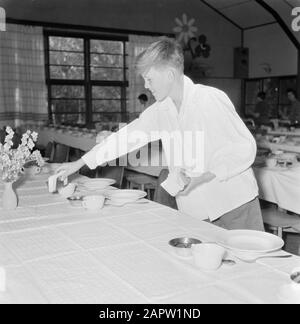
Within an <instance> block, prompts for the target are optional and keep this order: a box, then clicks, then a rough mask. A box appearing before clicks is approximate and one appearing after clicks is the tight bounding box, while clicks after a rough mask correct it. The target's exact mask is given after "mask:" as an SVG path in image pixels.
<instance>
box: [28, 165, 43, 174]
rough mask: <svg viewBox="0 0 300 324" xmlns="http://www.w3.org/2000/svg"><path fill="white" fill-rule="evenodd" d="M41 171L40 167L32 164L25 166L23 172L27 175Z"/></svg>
mask: <svg viewBox="0 0 300 324" xmlns="http://www.w3.org/2000/svg"><path fill="white" fill-rule="evenodd" d="M40 173H41V168H40V167H39V166H37V165H32V166H30V167H28V168H25V174H26V175H28V176H35V175H38V174H40Z"/></svg>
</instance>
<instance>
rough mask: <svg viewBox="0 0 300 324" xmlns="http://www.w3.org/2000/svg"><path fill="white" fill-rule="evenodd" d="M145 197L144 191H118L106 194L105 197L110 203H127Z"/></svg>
mask: <svg viewBox="0 0 300 324" xmlns="http://www.w3.org/2000/svg"><path fill="white" fill-rule="evenodd" d="M146 195H147V193H146V192H145V191H142V190H134V189H120V190H113V191H109V192H107V195H106V197H107V198H108V199H110V200H111V201H112V202H116V203H118V202H129V201H135V200H138V199H140V198H143V197H145V196H146Z"/></svg>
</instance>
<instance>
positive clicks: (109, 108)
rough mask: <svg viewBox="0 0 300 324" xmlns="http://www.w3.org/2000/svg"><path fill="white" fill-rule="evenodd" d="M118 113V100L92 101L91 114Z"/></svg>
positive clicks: (119, 107)
mask: <svg viewBox="0 0 300 324" xmlns="http://www.w3.org/2000/svg"><path fill="white" fill-rule="evenodd" d="M104 111H105V112H119V111H121V101H120V100H93V112H104Z"/></svg>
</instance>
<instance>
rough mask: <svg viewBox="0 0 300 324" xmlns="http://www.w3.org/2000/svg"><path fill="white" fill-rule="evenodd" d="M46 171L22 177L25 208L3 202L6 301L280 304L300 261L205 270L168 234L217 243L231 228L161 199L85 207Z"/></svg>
mask: <svg viewBox="0 0 300 324" xmlns="http://www.w3.org/2000/svg"><path fill="white" fill-rule="evenodd" d="M45 179H46V175H44V176H38V177H36V178H33V179H32V180H29V179H27V180H25V181H23V183H22V184H18V186H17V187H16V190H17V192H18V196H19V199H20V200H19V207H18V208H17V209H16V210H14V211H4V210H3V209H0V266H2V267H4V268H5V270H6V274H7V288H6V291H5V292H0V303H95V304H100V303H161V304H163V303H278V302H279V299H278V292H279V291H280V289H281V287H282V286H283V285H285V284H289V283H290V279H289V274H290V273H291V270H292V269H293V268H295V267H296V266H300V258H299V257H297V256H293V257H291V258H287V259H261V260H260V261H257V262H256V263H251V264H249V263H244V262H241V261H238V260H237V264H236V265H234V266H228V265H222V266H221V268H220V269H219V270H217V271H213V272H205V271H201V270H200V269H198V268H196V267H195V266H194V264H193V261H192V259H190V258H187V259H185V258H180V257H178V256H175V255H174V254H173V251H172V249H171V248H170V247H169V246H168V241H169V240H170V239H172V238H174V237H180V236H189V237H195V238H199V239H201V240H203V241H214V240H215V239H217V237H218V236H219V235H220V234H221V233H222V232H223V231H225V230H224V229H222V228H219V227H216V226H214V225H212V224H209V223H206V222H203V221H200V220H198V219H195V218H192V217H190V216H187V215H184V214H182V213H180V212H178V211H176V210H173V209H170V208H168V207H165V206H162V205H159V204H156V203H153V202H150V203H147V204H143V205H142V206H143V208H141V205H138V204H136V205H134V204H132V205H127V206H123V207H112V206H105V207H104V208H103V209H102V210H101V212H97V213H93V212H87V211H85V210H84V209H82V208H81V207H72V206H70V205H69V204H68V202H67V201H66V200H65V199H63V198H61V197H60V196H59V195H58V194H49V193H48V191H47V188H46V185H45ZM2 191H3V184H1V185H0V197H1V193H2ZM0 206H1V202H0ZM199 212H201V211H199Z"/></svg>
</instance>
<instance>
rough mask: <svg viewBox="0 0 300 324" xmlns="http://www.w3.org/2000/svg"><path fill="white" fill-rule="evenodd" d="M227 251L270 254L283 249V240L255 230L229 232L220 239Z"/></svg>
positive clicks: (219, 241)
mask: <svg viewBox="0 0 300 324" xmlns="http://www.w3.org/2000/svg"><path fill="white" fill-rule="evenodd" d="M218 243H219V244H220V245H222V246H224V247H225V248H227V249H230V250H233V251H240V252H248V253H268V252H272V251H276V250H279V249H281V248H282V247H283V245H284V242H283V240H282V239H281V238H280V237H278V236H276V235H273V234H270V233H266V232H260V231H253V230H229V231H226V232H225V233H224V234H222V236H221V237H219V238H218Z"/></svg>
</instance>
